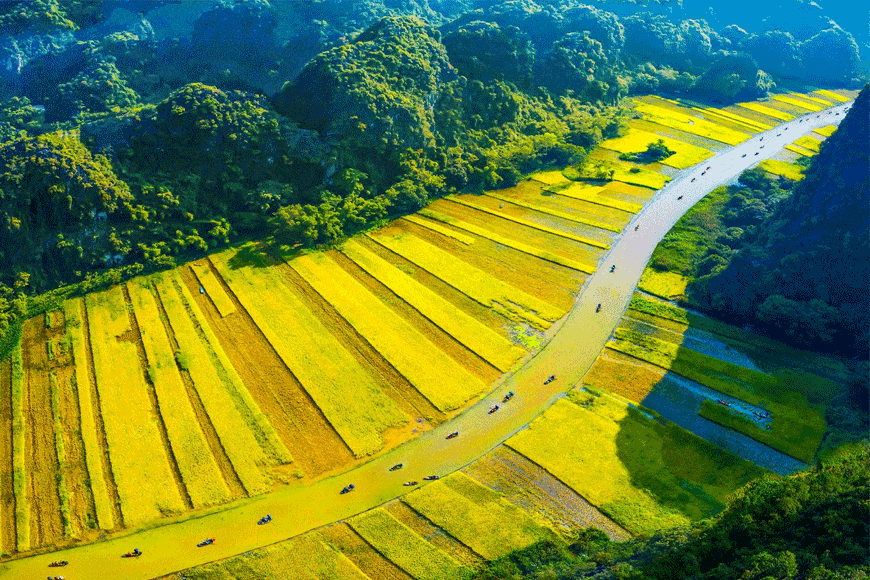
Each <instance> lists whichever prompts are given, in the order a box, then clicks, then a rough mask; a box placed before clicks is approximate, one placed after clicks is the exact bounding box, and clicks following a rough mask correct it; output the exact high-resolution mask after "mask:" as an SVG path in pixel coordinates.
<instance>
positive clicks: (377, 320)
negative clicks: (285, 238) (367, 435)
mask: <svg viewBox="0 0 870 580" xmlns="http://www.w3.org/2000/svg"><path fill="white" fill-rule="evenodd" d="M288 264H289V265H290V267H291V268H293V269H294V270H296V272H297V273H299V275H300V276H302V278H304V279H305V281H306V282H308V283H309V284H311V286H312V287H313V288H314V289H315V290H316V291H317V292H318V293H319V294H320V295H321V296H323V298H324V299H325V300H326V301H327V302H329V303H330V304H331V305H332V306H333V307H334V308H335V309H336V310H337V311H338V313H339V314H341V316H342V317H343V318H344V319H345V320H347V321H348V322H349V323H350V324H351V325H352V326H353V327H354V328H355V329H356V330H357V331H358V332H359V333H360V334H361V335H362V336H363V337H365V339H366V340H367V341H368V342H369V343H370V344H371V345H372V346H374V348H375V349H377V350H378V352H380V353H381V354H382V355H383V356H384V358H386V359H387V360H388V361H390V364H392V365H393V366H394V367H395V368H396V369H397V370H398V371H399V372H400V373H402V375H403V376H405V377H406V378H407V379H408V380H409V381H410V382H411V383H412V384H413V385H414V386H415V387H416V388H417V390H418V391H420V392H421V393H422V394H423V395H424V396H425V397H426V398H427V399H428V400H429V401H431V402H432V404H433V405H435V407H436V408H438V409H439V410H441V411H452V410H454V409H458V408H459V407H461V406H462V405H463V403H465V402H466V401H468V400H469V399H470V398H472V397H474V396H476V395H478V394H480V393H482V392H483V391H484V390H485V389H486V384H485V383H484V382H483V381H481V380H480V379H479V378H478V377H476V376H474V375H473V374H471V373H470V372H469V371H468V370H467V369H465V368H464V367H463V366H461V365H460V364H459V363H457V362H456V361H455V360H453V359H452V358H450V357H449V356H447V354H445V353H444V351H442V350H440V349H439V348H438V346H437V345H435V344H433V343H431V342H430V341H429V340H427V339H426V338H425V337H424V336H423V335H421V334H420V333H419V332H418V331H417V330H416V329H414V327H412V326H411V325H410V324H408V323H407V322H406V321H405V320H404V319H402V318H401V317H400V316H399V315H398V314H396V313H395V312H393V311H392V310H390V308H389V307H388V306H386V305H385V304H384V303H383V302H381V301H380V300H378V298H376V297H375V296H373V295H372V294H370V293H369V292H368V291H367V290H366V288H365V287H364V286H362V284H360V283H359V282H357V281H356V280H355V279H354V278H353V277H352V276H351V275H350V274H348V273H347V272H345V271H344V270H342V269H341V267H340V266H338V264H336V263H335V262H334V261H332V260H330V259H329V258H327V257H326V256H325V255H323V254H309V255H307V256H300V257H298V258H295V259H293V260H290V261H288ZM357 401H358V397H357Z"/></svg>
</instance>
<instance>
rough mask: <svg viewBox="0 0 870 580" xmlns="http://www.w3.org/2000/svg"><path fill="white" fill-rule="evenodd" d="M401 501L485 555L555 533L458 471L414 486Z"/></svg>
mask: <svg viewBox="0 0 870 580" xmlns="http://www.w3.org/2000/svg"><path fill="white" fill-rule="evenodd" d="M404 501H405V503H407V504H408V505H410V506H411V507H412V508H414V509H415V510H417V511H418V512H420V513H422V514H423V515H425V516H426V517H427V518H428V519H429V520H431V521H432V522H433V523H434V524H436V525H437V526H439V527H441V528H443V529H445V530H446V531H448V532H449V533H450V534H451V535H453V536H454V537H456V538H457V539H458V540H460V541H461V542H462V543H463V544H465V545H466V546H468V547H470V548H471V549H473V550H474V551H475V552H477V553H478V554H480V555H481V556H483V557H484V558H487V559H494V558H498V557H499V556H502V555H504V554H506V553H507V552H510V551H513V550H517V549H520V548H524V547H526V546H528V545H530V544H533V543H534V542H536V541H538V540H541V539H546V538H554V537H555V534H554V533H553V531H552V530H550V529H548V528H544V527H542V526H540V525H538V524H537V523H535V521H534V520H533V519H532V518H531V517H530V516H529V515H528V514H527V513H525V512H524V511H522V510H521V509H519V508H517V507H516V506H514V505H512V504H511V503H509V502H508V501H507V500H505V499H504V498H503V497H502V496H501V495H500V494H498V493H496V492H494V491H492V490H491V489H489V488H487V487H485V486H483V485H481V484H479V483H477V482H476V481H474V480H473V479H471V478H470V477H468V476H467V475H465V474H463V473H462V472H455V473H452V474H451V475H449V476H447V477H446V478H444V479H442V480H440V481H438V482H436V483H433V484H429V485H427V486H425V487H423V488H421V489H418V490H417V491H414V492H412V493H410V494H408V495H407V496H405V498H404Z"/></svg>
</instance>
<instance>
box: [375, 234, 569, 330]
mask: <svg viewBox="0 0 870 580" xmlns="http://www.w3.org/2000/svg"><path fill="white" fill-rule="evenodd" d="M366 235H367V236H368V237H369V238H370V239H371V240H373V241H374V242H376V243H378V244H380V245H381V246H383V247H384V248H386V249H388V250H390V251H392V252H395V253H396V254H398V255H400V256H402V257H403V258H405V259H406V260H408V261H409V262H412V263H413V264H416V265H417V266H419V267H420V268H423V269H424V270H426V271H427V272H429V273H430V274H432V275H433V276H435V277H436V278H439V279H440V280H442V281H443V282H445V283H446V284H448V285H450V286H452V287H453V288H455V289H456V290H458V291H459V292H461V293H463V294H465V295H466V296H468V297H469V298H471V299H472V300H474V301H475V302H478V303H479V304H481V305H482V306H485V307H487V308H492V309H493V310H496V311H498V312H502V313H505V315H506V316H507V317H508V318H511V319H515V320H524V321H525V322H528V323H529V324H530V325H532V326H533V327H535V328H537V329H539V330H546V329H547V328H549V327H550V326H551V324H552V323H553V322H555V321H556V320H558V319H559V318H561V311H560V309H559V308H558V307H556V306H553V305H551V304H549V303H547V302H544V301H543V300H539V299H538V298H535V297H534V296H531V295H529V294H526V293H525V292H523V291H522V290H520V289H519V288H515V287H514V286H511V285H510V284H508V283H507V282H503V281H501V280H499V279H497V278H495V277H493V276H491V275H490V274H488V273H487V272H484V271H483V270H481V269H479V268H476V267H474V266H472V265H471V264H468V263H467V262H464V261H462V260H461V259H459V258H457V257H456V256H454V255H453V254H451V253H449V252H447V251H445V250H442V249H441V248H439V247H437V246H435V245H433V244H430V243H428V242H426V241H424V240H421V239H420V238H417V237H416V236H413V235H410V234H402V235H399V236H389V235H383V234H381V235H377V234H371V233H369V234H366Z"/></svg>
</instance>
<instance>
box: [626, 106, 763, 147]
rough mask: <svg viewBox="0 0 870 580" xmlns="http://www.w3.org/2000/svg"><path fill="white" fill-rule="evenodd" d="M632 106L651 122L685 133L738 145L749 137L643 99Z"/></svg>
mask: <svg viewBox="0 0 870 580" xmlns="http://www.w3.org/2000/svg"><path fill="white" fill-rule="evenodd" d="M634 106H635V109H636V110H637V111H638V112H640V113H641V114H642V115H643V117H644V119H646V120H647V121H649V122H651V123H657V124H659V125H664V126H665V127H672V128H674V129H680V130H682V131H685V132H687V133H693V134H695V135H701V136H702V137H707V138H708V139H713V140H714V141H721V142H722V143H727V144H728V145H738V144H740V143H742V142H744V141H746V140H747V139H749V137H750V135H748V134H747V133H742V132H740V131H735V130H733V129H728V128H725V127H722V126H721V125H717V124H716V123H713V122H712V121H708V120H707V119H702V118H701V117H695V116H693V115H689V114H688V113H679V112H677V111H675V110H673V109H670V108H665V107H660V106H658V105H652V104H649V103H646V102H643V101H636V102H635V105H634Z"/></svg>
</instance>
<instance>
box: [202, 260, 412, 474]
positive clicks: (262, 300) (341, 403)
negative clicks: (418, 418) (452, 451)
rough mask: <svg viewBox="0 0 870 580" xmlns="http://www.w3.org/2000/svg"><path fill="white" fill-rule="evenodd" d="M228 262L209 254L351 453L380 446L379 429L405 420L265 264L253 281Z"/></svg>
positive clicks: (362, 453) (369, 451) (361, 453)
mask: <svg viewBox="0 0 870 580" xmlns="http://www.w3.org/2000/svg"><path fill="white" fill-rule="evenodd" d="M227 260H228V258H227V254H226V253H224V254H219V255H217V256H212V263H213V264H214V265H215V267H216V268H217V270H218V273H219V274H220V275H221V277H223V279H224V280H225V281H226V282H227V283H228V284H229V285H230V287H231V288H232V290H233V292H234V293H235V294H236V297H237V298H238V299H239V301H240V302H241V303H242V305H243V306H244V308H245V310H246V311H247V312H248V314H249V315H250V316H251V318H252V319H253V320H254V322H255V323H256V324H257V326H258V327H259V328H260V331H261V332H262V333H263V335H264V336H265V337H266V340H268V341H269V343H270V344H271V345H272V347H273V348H274V349H275V352H277V353H278V356H279V357H281V359H282V360H283V361H284V363H285V364H286V365H287V368H288V369H289V370H290V372H292V373H293V375H294V376H295V377H296V379H297V380H298V381H299V383H300V384H301V385H302V387H303V388H304V389H305V391H306V392H307V393H308V394H309V395H310V396H311V398H312V400H314V402H315V403H316V404H317V406H318V407H319V408H320V410H321V411H322V412H323V414H324V416H325V417H326V419H327V421H328V422H329V424H330V425H332V428H333V429H335V431H336V432H337V433H338V434H339V435H340V436H341V438H342V440H344V442H345V443H346V444H347V445H348V447H349V448H350V449H351V451H352V452H353V454H354V455H355V456H356V457H358V458H359V457H364V456H366V455H370V454H373V453H376V452H377V451H379V450H380V449H382V448H383V446H384V439H383V436H382V433H383V431H385V430H386V429H388V428H390V427H396V426H398V425H401V424H405V423H406V422H407V421H409V420H410V418H409V417H408V416H407V415H406V414H405V413H404V412H402V411H401V410H400V409H399V408H398V406H397V405H396V403H395V402H394V401H393V400H392V399H390V398H389V396H387V394H385V393H384V392H383V391H382V390H381V388H380V386H379V385H378V383H377V382H376V381H375V380H374V378H373V377H372V376H370V375H369V374H368V373H367V372H366V370H365V369H363V368H362V367H361V366H360V365H359V363H358V362H357V361H356V359H354V358H353V356H352V355H351V354H350V353H348V352H347V351H346V350H345V347H344V346H343V345H342V344H341V343H340V342H339V341H338V339H337V338H335V337H334V336H333V335H332V333H331V332H330V331H329V330H328V329H327V328H326V327H325V326H324V325H323V323H322V322H321V321H320V320H319V319H318V318H317V317H316V316H315V315H314V314H313V313H312V312H311V311H310V310H309V309H308V308H307V307H306V306H305V305H304V304H303V303H302V302H301V300H300V299H299V298H297V297H296V296H295V295H294V294H293V293H292V292H291V291H290V289H289V288H287V287H286V286H285V285H284V283H283V281H282V280H281V278H280V275H279V274H277V273H273V272H267V271H263V270H267V269H265V268H264V269H262V270H258V271H257V272H256V274H257V277H258V278H257V279H256V280H255V279H253V278H252V277H251V275H250V274H249V273H248V272H247V271H246V270H245V269H244V268H239V269H236V270H233V269H231V268H230V266H229V264H228V263H227ZM263 285H265V286H266V287H265V288H262V287H261V286H263ZM348 384H352V385H354V388H355V397H354V403H353V404H352V405H349V404H348V402H349V399H348V393H347V391H346V389H345V388H344V385H348Z"/></svg>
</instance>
